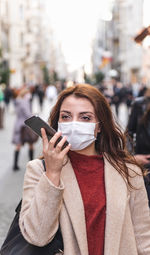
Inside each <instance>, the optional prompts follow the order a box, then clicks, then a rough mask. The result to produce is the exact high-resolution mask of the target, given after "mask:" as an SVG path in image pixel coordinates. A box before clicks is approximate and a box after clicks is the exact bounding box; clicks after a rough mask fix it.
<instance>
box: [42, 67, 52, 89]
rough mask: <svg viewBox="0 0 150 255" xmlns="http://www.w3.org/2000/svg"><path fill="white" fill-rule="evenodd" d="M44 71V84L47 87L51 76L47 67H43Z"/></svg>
mask: <svg viewBox="0 0 150 255" xmlns="http://www.w3.org/2000/svg"><path fill="white" fill-rule="evenodd" d="M42 71H43V79H44V83H45V84H46V85H48V84H50V76H49V71H48V68H47V66H46V65H44V66H43V68H42Z"/></svg>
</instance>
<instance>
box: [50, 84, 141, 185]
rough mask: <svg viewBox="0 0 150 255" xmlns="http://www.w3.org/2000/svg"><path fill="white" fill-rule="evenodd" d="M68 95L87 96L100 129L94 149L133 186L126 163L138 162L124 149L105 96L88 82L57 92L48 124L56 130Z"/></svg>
mask: <svg viewBox="0 0 150 255" xmlns="http://www.w3.org/2000/svg"><path fill="white" fill-rule="evenodd" d="M69 95H74V96H75V97H80V98H87V99H88V100H89V101H90V102H91V104H92V105H93V107H94V109H95V114H96V116H97V118H98V121H99V122H100V129H101V132H100V133H99V134H98V136H97V139H96V143H95V146H96V150H97V151H99V152H100V153H103V154H104V155H105V156H106V158H107V160H108V161H109V162H110V163H111V164H112V165H113V166H114V168H115V169H116V170H117V171H118V172H119V173H120V174H121V175H122V177H123V178H124V179H125V180H127V183H128V184H129V186H130V187H132V188H133V186H132V185H131V182H130V177H131V176H130V174H129V167H127V165H126V164H127V163H130V164H136V165H138V164H137V163H136V161H135V160H134V158H133V157H131V156H130V154H129V153H128V151H127V150H126V141H125V136H124V135H123V133H122V132H121V130H120V128H119V126H118V125H117V124H116V122H115V121H114V118H113V115H112V112H111V108H110V106H109V104H108V102H107V100H106V98H105V97H104V96H103V95H102V93H101V92H100V91H99V90H98V89H96V88H94V87H93V86H91V85H89V84H77V85H75V86H72V87H69V88H67V89H65V90H63V91H62V92H61V93H60V94H59V97H58V100H57V103H56V104H55V106H54V107H53V109H52V111H51V113H50V117H49V124H50V125H51V126H52V127H53V128H54V129H55V130H57V128H58V120H59V113H60V108H61V105H62V102H63V100H64V99H65V98H66V97H68V96H69ZM138 166H139V165H138ZM139 167H140V166H139ZM132 171H133V170H132Z"/></svg>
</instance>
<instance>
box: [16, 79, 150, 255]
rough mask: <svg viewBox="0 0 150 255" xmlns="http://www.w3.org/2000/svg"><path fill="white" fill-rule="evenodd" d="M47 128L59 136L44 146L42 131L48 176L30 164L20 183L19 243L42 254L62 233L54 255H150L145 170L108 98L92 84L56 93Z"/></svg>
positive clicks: (36, 164) (40, 167)
mask: <svg viewBox="0 0 150 255" xmlns="http://www.w3.org/2000/svg"><path fill="white" fill-rule="evenodd" d="M49 125H51V126H52V127H53V128H54V129H55V130H57V132H56V134H55V135H54V136H53V137H52V138H51V139H50V141H48V139H47V136H46V132H45V130H44V129H41V132H42V140H43V159H44V162H45V168H46V171H45V170H44V167H43V163H42V160H41V159H35V160H33V161H30V162H28V164H27V169H26V173H25V177H24V185H23V200H22V208H21V212H20V218H19V225H20V229H21V232H22V235H23V236H24V238H25V239H26V240H27V241H28V242H29V243H31V244H34V245H37V246H41V247H42V246H44V245H46V244H48V243H49V242H51V241H52V240H53V238H54V236H55V234H56V232H57V230H58V228H59V227H60V229H61V233H62V237H63V243H64V250H63V251H60V253H59V254H64V255H108V254H111V255H126V254H130V255H145V254H150V214H149V208H148V198H147V193H146V190H145V186H144V181H143V174H142V168H141V167H140V166H139V165H138V163H137V162H136V161H135V159H134V157H132V156H131V155H130V154H129V153H128V151H127V150H126V149H125V136H124V135H123V134H122V132H121V130H120V129H119V128H118V126H117V124H116V123H115V122H114V119H113V116H112V112H111V109H110V106H109V104H108V102H107V100H106V98H105V97H104V96H103V95H102V94H101V93H100V92H99V91H98V89H96V88H94V87H93V86H91V85H87V84H77V85H76V86H72V87H69V88H67V89H65V90H64V91H62V92H61V93H60V95H59V97H58V100H57V102H56V104H55V105H54V107H53V109H52V111H51V113H50V117H49ZM61 135H62V136H63V138H62V139H61V140H59V142H57V141H58V139H60V136H61ZM66 140H67V141H68V145H67V146H65V147H64V146H63V145H64V144H65V142H66ZM56 142H57V143H56Z"/></svg>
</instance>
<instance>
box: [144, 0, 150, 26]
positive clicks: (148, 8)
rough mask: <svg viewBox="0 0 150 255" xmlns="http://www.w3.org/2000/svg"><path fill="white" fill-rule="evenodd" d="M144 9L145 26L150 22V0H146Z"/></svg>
mask: <svg viewBox="0 0 150 255" xmlns="http://www.w3.org/2000/svg"><path fill="white" fill-rule="evenodd" d="M143 11H144V17H143V23H144V26H145V27H147V26H149V24H150V14H149V11H150V0H144V5H143Z"/></svg>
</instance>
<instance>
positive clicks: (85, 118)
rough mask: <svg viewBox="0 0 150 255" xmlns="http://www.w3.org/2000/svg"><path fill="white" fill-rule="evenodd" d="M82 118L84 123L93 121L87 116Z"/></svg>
mask: <svg viewBox="0 0 150 255" xmlns="http://www.w3.org/2000/svg"><path fill="white" fill-rule="evenodd" d="M81 118H82V120H84V121H90V120H91V117H90V116H87V115H84V116H82V117H81Z"/></svg>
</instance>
